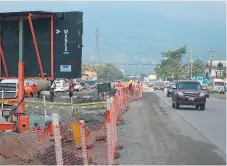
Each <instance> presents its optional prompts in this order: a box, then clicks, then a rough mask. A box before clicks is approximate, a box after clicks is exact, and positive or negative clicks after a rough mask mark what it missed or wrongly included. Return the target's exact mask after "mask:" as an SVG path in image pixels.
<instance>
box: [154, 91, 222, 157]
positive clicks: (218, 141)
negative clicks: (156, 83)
mask: <svg viewBox="0 0 227 166" xmlns="http://www.w3.org/2000/svg"><path fill="white" fill-rule="evenodd" d="M155 93H156V94H157V95H158V96H159V97H160V98H161V99H162V100H163V101H164V102H165V103H166V104H167V105H169V107H171V105H172V104H171V101H172V100H171V99H172V98H171V97H168V98H167V97H166V94H165V93H163V92H162V91H157V92H155ZM175 111H176V112H177V113H178V114H179V115H180V116H182V117H183V118H184V119H185V120H186V121H187V122H188V123H189V124H190V125H192V126H193V127H195V128H196V130H198V131H199V132H200V133H201V134H202V135H204V136H205V137H206V138H207V139H208V140H209V141H211V142H212V143H213V144H215V145H216V146H217V147H218V148H219V149H220V150H222V151H223V152H226V101H225V100H223V99H219V98H216V97H213V96H211V97H210V98H208V99H207V104H206V110H205V111H198V110H196V109H195V108H193V107H189V106H188V107H183V108H182V109H180V110H175Z"/></svg>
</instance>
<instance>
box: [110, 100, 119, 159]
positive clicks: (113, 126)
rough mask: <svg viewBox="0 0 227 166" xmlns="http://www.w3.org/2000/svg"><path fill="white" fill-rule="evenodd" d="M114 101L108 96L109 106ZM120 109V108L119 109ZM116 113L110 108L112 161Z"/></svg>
mask: <svg viewBox="0 0 227 166" xmlns="http://www.w3.org/2000/svg"><path fill="white" fill-rule="evenodd" d="M113 103H114V98H113V97H111V98H110V106H111V108H113V107H112V105H113ZM120 111H121V110H120ZM117 116H118V115H117V114H116V113H114V112H113V110H112V109H110V122H111V123H110V124H111V133H112V161H114V151H115V146H116V145H115V141H116V134H115V124H116V121H117Z"/></svg>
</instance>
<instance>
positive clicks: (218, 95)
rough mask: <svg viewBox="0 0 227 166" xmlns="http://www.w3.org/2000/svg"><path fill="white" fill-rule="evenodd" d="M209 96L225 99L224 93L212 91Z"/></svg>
mask: <svg viewBox="0 0 227 166" xmlns="http://www.w3.org/2000/svg"><path fill="white" fill-rule="evenodd" d="M210 96H211V97H215V98H218V99H222V100H226V93H225V94H220V93H213V94H210Z"/></svg>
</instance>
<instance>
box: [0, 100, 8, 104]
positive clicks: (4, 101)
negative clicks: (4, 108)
mask: <svg viewBox="0 0 227 166" xmlns="http://www.w3.org/2000/svg"><path fill="white" fill-rule="evenodd" d="M0 104H8V101H7V100H0Z"/></svg>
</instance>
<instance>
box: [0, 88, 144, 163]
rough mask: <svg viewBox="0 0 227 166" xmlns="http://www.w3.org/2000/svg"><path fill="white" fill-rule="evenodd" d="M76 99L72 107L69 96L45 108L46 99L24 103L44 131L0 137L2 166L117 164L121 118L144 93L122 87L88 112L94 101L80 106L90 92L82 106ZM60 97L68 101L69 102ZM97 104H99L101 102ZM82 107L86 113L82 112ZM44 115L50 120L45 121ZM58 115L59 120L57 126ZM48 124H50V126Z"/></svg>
mask: <svg viewBox="0 0 227 166" xmlns="http://www.w3.org/2000/svg"><path fill="white" fill-rule="evenodd" d="M77 94H79V93H77V92H76V93H74V98H75V100H74V99H73V101H74V102H73V104H71V103H70V100H69V97H68V98H67V97H66V96H67V94H58V96H56V99H57V100H58V98H59V99H61V102H58V101H55V102H47V101H46V104H45V106H43V105H42V104H43V103H42V100H38V99H34V98H33V99H30V98H29V99H26V100H25V105H27V106H28V107H27V108H26V107H25V108H26V109H25V113H26V115H28V116H29V118H30V120H31V121H32V122H33V123H34V124H35V123H39V126H40V124H42V123H43V124H45V125H44V126H40V129H34V128H33V129H32V127H30V129H29V130H28V131H24V132H22V133H14V132H5V133H1V140H0V163H1V164H3V165H4V164H5V165H6V164H7V165H14V164H20V165H34V164H35V165H43V164H44V165H56V164H57V165H58V164H61V165H75V164H76V165H79V164H80V165H83V164H84V165H86V164H98V165H106V164H107V163H111V164H114V163H115V158H116V156H117V154H118V153H117V149H118V146H119V144H118V137H117V133H116V131H117V130H116V126H117V125H120V120H121V117H122V113H123V112H124V111H125V110H127V109H128V102H129V101H131V102H133V101H135V100H137V99H140V98H141V95H142V88H139V87H135V89H134V92H133V93H131V92H130V93H129V92H128V90H127V88H123V87H121V88H118V90H117V92H116V94H115V95H114V96H113V97H110V98H107V101H104V104H102V105H101V106H99V107H97V108H92V107H90V105H92V102H84V103H83V102H81V99H82V98H83V97H82V96H83V95H84V94H88V93H87V92H85V93H83V94H80V95H78V96H80V98H79V99H80V101H79V100H76V99H77V98H78V96H76V95H77ZM63 96H64V97H63ZM88 97H89V96H88V95H87V96H84V98H88ZM62 98H65V101H64V100H62ZM83 100H86V99H83ZM71 101H72V100H71ZM99 103H103V101H99ZM31 104H32V105H31ZM34 104H36V106H34ZM93 104H94V105H95V104H96V106H97V105H99V104H97V102H96V103H94V102H93ZM81 105H83V107H84V108H83V107H79V106H81ZM67 106H69V107H68V108H67ZM86 106H89V108H86ZM35 107H36V108H35ZM52 107H53V108H52ZM58 107H59V108H58ZM45 113H46V114H47V115H48V117H49V119H45ZM54 115H58V116H57V117H58V118H57V122H58V123H57V125H56V123H55V122H56V121H55V120H56V119H55V118H56V117H55V118H54ZM109 119H110V120H109ZM48 121H50V122H49V123H47V122H48ZM51 121H52V122H51ZM59 123H60V124H59ZM34 124H32V125H31V126H34ZM48 125H49V127H48ZM51 125H52V126H51ZM78 129H79V130H78ZM109 136H110V137H109ZM113 138H114V139H113Z"/></svg>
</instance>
